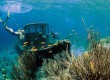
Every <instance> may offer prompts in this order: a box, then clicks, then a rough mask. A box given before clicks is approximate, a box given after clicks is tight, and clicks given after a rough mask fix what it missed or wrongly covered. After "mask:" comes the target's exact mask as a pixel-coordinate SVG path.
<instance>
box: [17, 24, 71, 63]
mask: <svg viewBox="0 0 110 80" xmlns="http://www.w3.org/2000/svg"><path fill="white" fill-rule="evenodd" d="M24 30H25V39H24V41H19V43H18V45H17V47H16V49H17V52H18V53H19V54H21V53H23V51H28V52H30V53H32V52H33V53H35V54H36V60H37V62H39V63H37V64H38V65H39V64H40V63H42V58H53V56H54V55H55V54H58V53H60V52H62V51H68V53H70V46H71V44H70V41H68V40H58V41H56V42H53V43H52V42H51V39H50V37H51V36H50V34H49V27H48V24H47V23H31V24H27V25H25V26H24Z"/></svg>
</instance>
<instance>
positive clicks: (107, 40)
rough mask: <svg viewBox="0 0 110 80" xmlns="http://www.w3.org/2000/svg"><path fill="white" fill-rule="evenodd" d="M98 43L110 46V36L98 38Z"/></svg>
mask: <svg viewBox="0 0 110 80" xmlns="http://www.w3.org/2000/svg"><path fill="white" fill-rule="evenodd" d="M100 43H101V45H102V46H103V47H106V48H109V47H110V37H107V38H102V39H100Z"/></svg>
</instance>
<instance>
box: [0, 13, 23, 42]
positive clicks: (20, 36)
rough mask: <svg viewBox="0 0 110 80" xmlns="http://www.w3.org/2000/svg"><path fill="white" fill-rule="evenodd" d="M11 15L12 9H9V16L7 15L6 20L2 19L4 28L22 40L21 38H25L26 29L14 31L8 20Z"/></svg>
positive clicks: (0, 20)
mask: <svg viewBox="0 0 110 80" xmlns="http://www.w3.org/2000/svg"><path fill="white" fill-rule="evenodd" d="M9 16H10V11H8V14H7V17H6V21H5V22H4V21H2V19H0V22H1V23H2V24H3V26H4V28H5V29H6V30H7V31H8V32H10V33H11V34H12V35H15V36H18V37H19V39H20V40H21V39H24V33H25V31H24V30H23V29H19V30H18V31H16V32H15V31H13V29H12V28H9V27H8V26H7V20H8V19H9Z"/></svg>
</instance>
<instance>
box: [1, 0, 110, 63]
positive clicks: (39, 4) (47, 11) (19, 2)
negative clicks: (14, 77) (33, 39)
mask: <svg viewBox="0 0 110 80" xmlns="http://www.w3.org/2000/svg"><path fill="white" fill-rule="evenodd" d="M109 5H110V0H106V1H105V0H100V1H99V0H89V1H88V0H7V1H4V0H0V18H1V19H2V20H4V19H5V18H6V15H7V12H8V10H10V18H9V20H8V26H9V27H11V28H13V29H14V31H17V30H18V29H19V28H22V27H23V26H24V25H25V24H28V23H34V22H46V23H48V24H49V27H50V31H52V30H53V31H54V32H57V33H59V37H60V39H65V38H69V39H70V40H71V42H72V44H73V45H75V46H76V45H77V44H78V46H81V48H80V49H81V50H79V49H77V50H76V51H78V52H79V54H80V51H83V49H82V45H85V44H86V38H87V37H86V35H87V33H86V30H85V28H84V25H83V22H82V17H83V18H84V20H85V23H86V26H87V27H90V26H91V25H92V26H93V27H94V29H95V30H98V31H99V32H100V33H101V37H108V36H110V6H109ZM75 33H77V34H75ZM71 34H72V35H71ZM16 39H17V37H15V36H13V35H11V34H9V32H7V31H6V30H5V29H4V28H3V25H2V24H1V23H0V55H1V57H2V56H4V53H5V55H6V56H7V55H14V56H15V57H16V55H17V54H16V51H15V49H14V44H15V42H16ZM76 53H77V52H76ZM6 56H5V57H6ZM8 57H9V59H10V60H12V61H13V59H16V58H14V57H13V56H11V57H10V56H8Z"/></svg>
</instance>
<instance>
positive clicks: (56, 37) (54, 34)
mask: <svg viewBox="0 0 110 80" xmlns="http://www.w3.org/2000/svg"><path fill="white" fill-rule="evenodd" d="M51 36H52V38H53V39H54V40H59V37H58V33H54V32H53V31H52V32H51Z"/></svg>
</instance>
